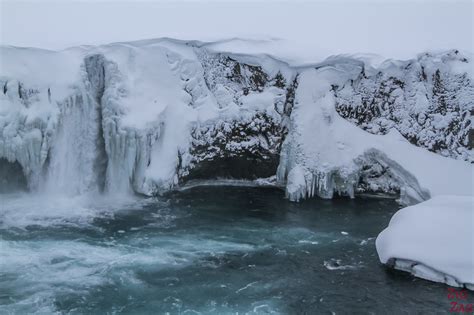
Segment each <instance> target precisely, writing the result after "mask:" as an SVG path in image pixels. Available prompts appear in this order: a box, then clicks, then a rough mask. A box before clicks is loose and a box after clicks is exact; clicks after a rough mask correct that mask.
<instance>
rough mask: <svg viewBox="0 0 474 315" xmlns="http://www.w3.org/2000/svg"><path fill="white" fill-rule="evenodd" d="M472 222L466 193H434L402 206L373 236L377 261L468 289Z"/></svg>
mask: <svg viewBox="0 0 474 315" xmlns="http://www.w3.org/2000/svg"><path fill="white" fill-rule="evenodd" d="M473 222H474V198H473V197H469V196H437V197H434V198H432V199H430V200H428V201H425V202H423V203H419V204H417V205H415V206H410V207H407V208H404V209H402V210H400V211H398V212H397V213H396V214H395V215H394V216H393V217H392V219H391V220H390V224H389V226H388V227H387V228H386V229H385V230H383V231H382V233H380V234H379V236H378V237H377V240H376V247H377V252H378V254H379V258H380V261H381V262H382V263H383V264H387V265H389V266H391V267H393V268H395V269H400V270H403V271H407V272H410V273H412V274H413V275H414V276H416V277H420V278H423V279H427V280H431V281H436V282H443V283H446V284H448V285H451V286H457V287H462V286H466V287H467V288H472V286H473V284H474V272H473V271H474V253H473V250H474V229H473V227H472V226H473ZM453 231H455V233H453Z"/></svg>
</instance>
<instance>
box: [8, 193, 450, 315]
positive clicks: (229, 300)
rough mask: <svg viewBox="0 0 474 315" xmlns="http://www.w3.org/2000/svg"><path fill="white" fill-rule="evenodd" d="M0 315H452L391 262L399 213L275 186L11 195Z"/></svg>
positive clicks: (392, 206) (437, 292)
mask: <svg viewBox="0 0 474 315" xmlns="http://www.w3.org/2000/svg"><path fill="white" fill-rule="evenodd" d="M0 197H1V198H2V202H1V203H0V237H1V238H0V255H1V257H0V313H2V314H5V313H6V314H8V313H14V314H26V313H34V312H37V313H47V314H49V313H55V312H57V313H64V314H122V313H123V314H132V313H133V314H166V313H169V314H314V313H328V314H330V313H331V312H335V313H336V314H337V313H347V312H348V311H349V310H350V312H352V313H354V312H355V313H358V312H359V313H368V312H373V313H387V312H391V313H400V312H408V311H409V312H414V311H420V312H430V313H432V312H447V311H449V307H450V305H449V301H448V300H447V298H446V287H445V286H444V285H440V284H436V283H431V282H428V281H424V280H421V279H415V278H413V277H411V276H409V275H406V274H403V273H400V272H394V271H389V270H387V269H386V268H384V267H383V266H382V265H380V263H379V260H378V257H377V253H376V250H375V237H376V236H377V234H378V233H379V232H380V231H381V230H382V229H383V228H385V227H386V226H387V224H388V222H389V220H390V218H391V216H392V215H393V213H394V212H395V211H397V210H398V208H399V206H398V205H397V203H396V202H395V201H394V200H393V199H388V198H374V197H358V198H356V199H354V200H350V199H334V200H321V199H313V200H307V201H304V202H301V203H291V202H289V201H287V200H285V199H284V193H283V192H282V191H281V190H278V189H275V188H255V187H228V186H218V187H194V188H192V189H188V190H184V191H180V192H175V193H172V194H169V195H167V196H165V197H160V198H151V199H139V198H134V199H124V198H118V197H117V196H115V197H114V196H109V197H104V196H82V197H75V198H65V197H59V196H44V195H43V196H40V195H35V194H8V195H6V194H4V195H1V196H0Z"/></svg>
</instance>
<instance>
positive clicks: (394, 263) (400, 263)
mask: <svg viewBox="0 0 474 315" xmlns="http://www.w3.org/2000/svg"><path fill="white" fill-rule="evenodd" d="M386 266H387V267H389V268H393V269H397V270H401V271H405V272H409V273H411V274H412V275H413V276H415V277H418V278H421V279H425V280H429V281H434V282H441V283H446V284H447V285H450V286H452V287H458V288H463V287H464V288H466V289H469V290H473V291H474V283H463V282H462V281H460V280H458V279H456V278H455V277H453V276H451V275H448V274H445V273H443V272H440V271H438V270H436V269H433V268H431V267H429V266H426V265H425V264H422V263H419V262H416V261H412V260H407V259H396V258H391V259H389V260H388V261H387V263H386Z"/></svg>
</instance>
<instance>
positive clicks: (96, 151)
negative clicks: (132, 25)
mask: <svg viewBox="0 0 474 315" xmlns="http://www.w3.org/2000/svg"><path fill="white" fill-rule="evenodd" d="M212 47H213V46H212V45H208V44H206V43H201V42H183V41H176V40H170V39H160V40H150V41H141V42H135V43H118V44H111V45H105V46H98V47H78V48H71V49H68V50H65V51H60V52H52V51H44V50H36V49H22V48H14V47H2V48H1V57H2V58H1V68H0V69H1V71H0V86H2V87H3V91H1V92H3V93H0V102H1V103H0V158H1V159H3V160H2V161H3V162H2V163H3V164H2V165H3V166H2V168H0V170H1V169H5V165H6V168H14V169H17V168H18V165H19V166H20V168H21V171H22V172H23V174H24V176H25V179H26V181H27V183H28V186H29V187H30V189H32V190H41V189H47V190H48V191H56V192H62V193H68V194H78V193H86V192H91V191H106V192H119V193H133V192H135V193H142V194H146V195H152V194H156V193H160V192H161V191H166V190H168V189H170V188H172V187H173V186H176V185H179V184H181V183H183V182H185V181H187V180H189V179H195V178H217V177H233V178H245V179H255V178H260V177H269V176H272V175H275V174H277V177H278V180H279V181H280V182H281V183H282V184H285V185H286V186H287V194H288V196H289V198H290V199H292V200H299V199H301V198H306V197H311V196H313V195H318V196H321V197H324V198H331V197H332V196H333V194H334V193H338V194H341V195H348V196H354V194H355V193H357V192H361V191H381V192H390V193H400V194H401V196H402V201H404V202H405V203H409V202H413V201H419V200H423V199H426V198H428V197H429V196H430V195H433V194H438V193H440V192H444V191H447V190H452V191H451V192H453V191H456V192H457V193H460V194H465V193H469V192H468V189H469V188H470V187H471V188H472V183H471V182H470V180H469V177H468V175H467V174H469V172H471V171H472V166H471V165H470V164H469V163H468V162H469V161H472V148H470V147H469V143H468V140H467V137H468V133H469V132H470V129H471V127H470V126H471V115H470V112H471V111H472V108H473V102H472V97H471V96H472V91H473V85H472V81H471V80H472V73H470V72H469V69H468V68H469V67H468V66H469V65H470V64H471V59H470V57H466V56H464V55H462V54H461V53H459V52H455V51H452V52H446V53H439V54H432V55H421V56H420V57H418V58H417V59H416V60H412V61H407V62H386V63H383V64H382V65H380V66H378V67H374V66H373V65H371V64H370V63H368V62H366V61H364V60H362V59H358V58H355V57H333V58H329V59H328V60H326V61H325V62H323V63H319V64H314V65H289V64H287V63H285V62H283V61H281V60H279V59H277V58H274V57H271V56H266V55H245V54H234V53H232V52H228V51H226V52H223V51H217V50H215V49H213V48H212ZM466 67H467V68H466ZM367 131H368V132H367ZM371 133H372V134H371ZM414 135H416V137H414ZM429 150H430V151H432V152H429ZM433 152H434V153H433ZM443 156H444V157H443ZM456 159H457V160H456ZM422 161H424V162H425V163H424V162H422ZM7 163H9V164H7ZM9 166H11V167H9ZM448 169H449V171H447V170H448ZM433 170H436V172H433ZM16 173H18V172H16ZM0 175H1V174H0ZM8 176H12V175H11V172H9V175H8ZM452 182H456V185H452V184H450V183H452ZM458 186H459V187H460V188H459V187H458Z"/></svg>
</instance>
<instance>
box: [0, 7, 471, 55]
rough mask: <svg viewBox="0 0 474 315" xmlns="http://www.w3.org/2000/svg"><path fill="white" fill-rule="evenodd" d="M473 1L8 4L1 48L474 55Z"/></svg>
mask: <svg viewBox="0 0 474 315" xmlns="http://www.w3.org/2000/svg"><path fill="white" fill-rule="evenodd" d="M473 7H474V5H473V1H471V0H467V1H456V0H446V1H433V0H432V1H408V0H399V1H390V2H387V1H356V0H347V1H343V0H337V1H334V0H333V1H327V2H322V1H291V0H288V1H278V2H277V1H270V0H266V1H264V0H261V1H259V2H256V1H239V2H237V1H220V2H217V1H198V0H194V1H186V2H183V1H180V2H177V1H154V2H152V1H140V2H137V1H130V0H129V1H123V0H122V1H111V0H108V1H102V2H98V1H80V2H79V1H39V0H30V1H18V0H0V11H1V13H0V14H1V15H0V16H1V22H0V28H1V36H0V43H1V44H4V45H15V46H34V47H41V48H49V49H62V48H66V47H69V46H75V45H82V44H103V43H109V42H115V41H128V40H137V39H145V38H156V37H165V36H166V37H175V38H181V39H200V40H213V39H220V38H230V37H251V38H269V37H277V38H282V39H286V40H287V41H284V42H282V45H287V46H288V47H287V48H288V50H293V51H300V52H304V53H306V54H314V55H316V56H321V57H323V56H327V55H330V54H337V53H357V52H360V53H376V54H380V55H383V56H385V57H389V58H403V59H406V58H411V57H413V56H414V55H415V54H416V53H419V52H422V51H425V50H438V49H451V48H458V49H463V50H468V51H471V52H472V51H473V39H472V38H473V29H472V28H473V21H472V20H473V14H474V12H473V10H474V8H473Z"/></svg>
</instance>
